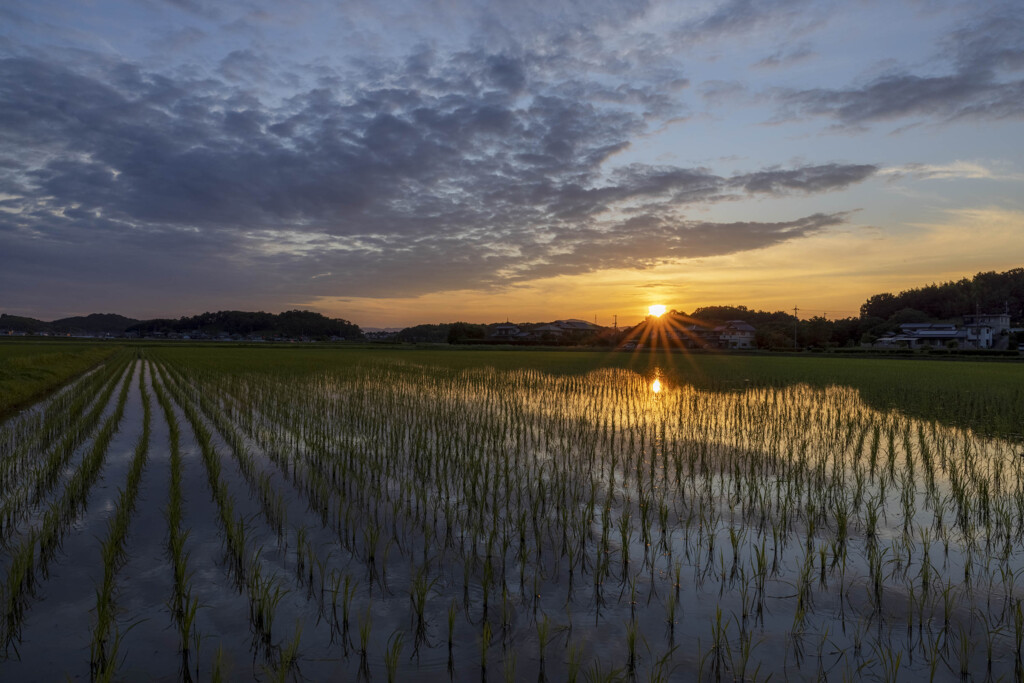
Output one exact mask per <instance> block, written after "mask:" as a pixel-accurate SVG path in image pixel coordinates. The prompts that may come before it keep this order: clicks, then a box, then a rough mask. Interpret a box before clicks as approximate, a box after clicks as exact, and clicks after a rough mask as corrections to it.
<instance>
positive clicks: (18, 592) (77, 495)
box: [0, 366, 135, 650]
mask: <svg viewBox="0 0 1024 683" xmlns="http://www.w3.org/2000/svg"><path fill="white" fill-rule="evenodd" d="M134 371H135V368H134V366H132V367H131V368H129V370H128V372H127V375H126V377H125V378H124V379H123V380H122V381H121V390H120V393H119V394H118V397H117V402H116V405H115V407H114V411H113V413H112V414H111V415H110V416H109V417H108V418H107V419H106V420H105V421H104V423H103V425H102V426H101V427H100V429H99V431H98V432H97V433H96V435H95V437H94V438H93V440H92V443H91V445H90V446H89V448H88V450H87V451H86V452H85V454H84V455H83V457H82V459H81V461H80V462H79V464H78V467H77V468H76V469H75V471H74V473H73V474H72V475H71V476H70V478H69V479H68V480H67V483H66V484H65V486H64V489H63V491H62V493H61V496H60V497H59V499H58V500H56V501H54V502H53V503H51V504H50V505H49V507H48V508H47V509H46V511H45V512H44V514H43V516H42V519H41V522H40V524H39V525H38V526H37V527H34V528H32V529H30V530H29V531H27V532H26V533H25V534H24V535H23V536H22V537H21V538H20V539H19V542H18V543H17V545H16V546H15V547H13V548H12V549H11V551H10V564H9V566H8V567H7V576H6V580H5V582H4V585H3V589H2V590H3V593H2V596H3V602H4V605H5V608H6V611H5V614H6V619H5V622H4V624H3V625H2V627H3V631H2V637H0V640H2V642H3V643H4V648H5V650H7V649H9V648H10V647H11V646H12V645H15V643H16V641H17V640H18V639H19V634H20V626H21V623H22V620H23V619H24V616H25V611H26V609H27V607H28V604H29V602H30V600H31V598H32V597H33V586H34V584H35V579H36V575H37V574H38V573H44V574H45V572H46V568H47V565H48V563H49V562H50V561H51V560H52V559H53V557H54V555H55V553H56V552H57V550H58V549H59V547H60V542H61V537H62V535H63V533H64V532H65V531H66V529H67V528H68V527H69V526H70V525H71V524H72V522H73V521H74V520H75V518H76V516H77V515H78V513H79V511H80V510H81V509H82V506H83V505H84V504H85V501H86V499H87V497H88V494H89V491H90V489H91V488H92V486H93V484H94V483H95V481H96V479H97V477H98V476H99V473H100V470H101V469H102V467H103V460H104V456H105V455H106V452H107V448H108V447H109V445H110V441H111V439H112V438H113V436H114V434H115V433H116V432H117V430H118V427H119V425H120V422H121V418H122V416H123V415H124V407H125V403H126V401H127V397H128V388H129V387H130V385H131V380H132V377H133V375H134Z"/></svg>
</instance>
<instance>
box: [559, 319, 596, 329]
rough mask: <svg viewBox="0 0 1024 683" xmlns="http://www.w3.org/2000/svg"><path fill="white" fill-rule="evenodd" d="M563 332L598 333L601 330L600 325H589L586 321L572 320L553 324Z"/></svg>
mask: <svg viewBox="0 0 1024 683" xmlns="http://www.w3.org/2000/svg"><path fill="white" fill-rule="evenodd" d="M551 324H552V325H554V326H555V327H557V328H559V329H560V330H562V331H563V332H596V331H597V330H600V329H601V326H600V325H595V324H594V323H589V322H587V321H586V320H579V319H577V318H571V319H569V320H556V321H555V322H553V323H551Z"/></svg>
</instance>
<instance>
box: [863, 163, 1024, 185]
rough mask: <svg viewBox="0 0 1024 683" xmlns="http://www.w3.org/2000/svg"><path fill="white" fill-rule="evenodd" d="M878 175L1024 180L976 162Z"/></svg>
mask: <svg viewBox="0 0 1024 683" xmlns="http://www.w3.org/2000/svg"><path fill="white" fill-rule="evenodd" d="M878 174H879V175H881V176H885V177H890V178H892V179H894V180H898V179H901V178H904V177H911V178H914V179H916V180H960V179H968V180H1011V181H1022V180H1024V174H1021V173H1014V172H1008V171H1002V170H998V169H994V168H990V167H989V166H987V165H986V164H984V163H981V162H975V161H954V162H951V163H948V164H918V163H913V164H903V165H901V166H890V167H888V168H883V169H880V170H879V171H878Z"/></svg>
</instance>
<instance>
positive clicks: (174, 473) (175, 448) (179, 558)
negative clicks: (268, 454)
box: [151, 374, 199, 680]
mask: <svg viewBox="0 0 1024 683" xmlns="http://www.w3.org/2000/svg"><path fill="white" fill-rule="evenodd" d="M151 377H152V374H151ZM152 386H153V392H154V393H155V394H156V397H157V402H158V403H159V404H160V408H161V409H162V411H163V414H164V419H165V420H166V421H167V428H168V450H169V453H168V458H169V460H170V481H169V482H168V492H167V508H166V510H167V512H166V514H167V529H168V533H167V550H168V553H169V554H170V558H171V567H172V571H173V573H174V583H173V594H172V596H171V599H170V609H171V615H172V618H173V620H174V624H175V626H176V628H177V632H178V648H179V651H180V653H181V669H180V671H179V673H180V675H181V677H182V679H183V680H192V674H191V671H192V668H191V666H190V661H191V656H192V644H193V643H194V642H195V641H197V640H198V638H197V636H198V633H197V632H196V629H195V621H196V614H197V612H198V610H199V599H198V598H196V597H193V595H192V587H191V581H192V572H191V571H190V569H189V553H188V552H187V551H186V550H185V542H186V540H187V539H188V535H189V532H188V530H187V529H183V528H182V513H183V506H184V497H183V495H182V486H181V480H182V457H181V430H180V428H179V427H178V420H177V417H176V416H175V415H174V409H173V408H172V407H171V401H170V398H168V396H167V393H166V392H165V391H164V389H163V387H162V386H161V384H160V383H159V382H158V381H157V380H156V377H153V382H152Z"/></svg>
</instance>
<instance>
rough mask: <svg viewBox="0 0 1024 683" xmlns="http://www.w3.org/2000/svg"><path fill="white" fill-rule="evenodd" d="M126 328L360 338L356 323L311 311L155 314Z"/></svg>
mask: <svg viewBox="0 0 1024 683" xmlns="http://www.w3.org/2000/svg"><path fill="white" fill-rule="evenodd" d="M126 331H127V332H134V333H136V334H139V335H142V336H146V335H161V334H163V335H165V334H171V333H174V334H189V333H200V334H204V335H210V336H217V335H221V334H229V335H242V336H250V335H258V336H262V337H317V338H319V337H344V338H345V339H362V337H363V331H362V330H361V329H359V326H358V325H355V324H354V323H351V322H349V321H348V320H344V319H341V318H328V317H327V316H325V315H321V314H320V313H314V312H312V311H285V312H284V313H277V314H275V313H264V312H263V311H259V312H255V313H254V312H250V311H217V312H216V313H203V314H201V315H194V316H188V317H182V318H178V319H176V320H174V319H169V318H158V319H155V320H145V321H142V322H139V323H136V324H135V325H132V326H131V327H129V328H128V329H127V330H126Z"/></svg>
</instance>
